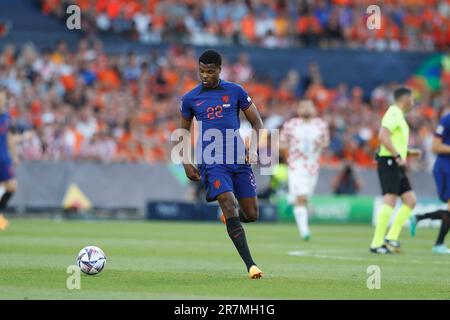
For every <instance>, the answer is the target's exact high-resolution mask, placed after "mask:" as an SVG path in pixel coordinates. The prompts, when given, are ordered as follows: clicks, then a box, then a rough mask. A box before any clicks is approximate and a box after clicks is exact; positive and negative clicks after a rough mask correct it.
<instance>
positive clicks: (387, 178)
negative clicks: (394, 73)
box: [370, 87, 421, 254]
mask: <svg viewBox="0 0 450 320" xmlns="http://www.w3.org/2000/svg"><path fill="white" fill-rule="evenodd" d="M394 100H395V104H393V105H391V106H390V107H389V108H388V110H387V111H386V113H385V114H384V116H383V119H382V120H381V128H380V132H379V138H380V142H381V146H380V151H379V152H378V155H377V163H378V177H379V178H380V184H381V190H382V193H383V205H382V206H381V208H380V211H379V212H378V218H377V222H376V227H375V233H374V236H373V239H372V243H371V245H370V252H372V253H377V254H387V253H392V252H397V253H400V252H402V251H401V248H400V243H399V241H398V238H399V237H400V232H401V230H402V227H403V224H404V223H405V222H406V220H408V218H409V217H410V216H411V213H412V210H413V209H414V207H415V206H416V195H415V194H414V191H413V190H412V188H411V184H410V183H409V179H408V176H407V175H406V158H407V156H420V154H421V152H420V150H415V149H408V141H409V126H408V123H407V122H406V118H405V114H406V113H407V112H409V111H410V110H411V109H412V108H413V107H414V97H413V94H412V91H411V89H409V88H405V87H401V88H397V89H396V90H395V91H394ZM397 197H400V198H401V200H402V203H403V204H402V206H401V208H400V209H399V210H398V212H397V215H396V217H395V220H394V222H393V224H392V226H391V228H390V229H389V232H388V234H387V235H386V230H387V228H388V225H389V220H390V218H391V215H392V213H393V212H394V208H395V204H396V203H397Z"/></svg>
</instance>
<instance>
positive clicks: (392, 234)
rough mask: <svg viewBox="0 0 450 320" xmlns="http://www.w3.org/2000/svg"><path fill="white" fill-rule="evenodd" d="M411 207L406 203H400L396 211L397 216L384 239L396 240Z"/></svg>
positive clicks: (409, 213)
mask: <svg viewBox="0 0 450 320" xmlns="http://www.w3.org/2000/svg"><path fill="white" fill-rule="evenodd" d="M411 213H412V209H411V208H410V207H408V206H407V205H402V206H401V207H400V209H399V210H398V212H397V216H396V217H395V220H394V223H393V224H392V226H391V229H390V230H389V232H388V234H387V236H386V239H388V240H395V241H398V237H399V236H400V232H401V231H402V227H403V225H404V224H405V222H406V220H408V218H409V217H410V216H411Z"/></svg>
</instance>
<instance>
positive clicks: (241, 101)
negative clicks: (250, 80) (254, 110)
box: [238, 86, 253, 111]
mask: <svg viewBox="0 0 450 320" xmlns="http://www.w3.org/2000/svg"><path fill="white" fill-rule="evenodd" d="M252 103H253V102H252V99H251V98H250V96H249V95H248V93H247V91H245V90H244V88H242V87H241V86H238V107H239V108H240V109H241V110H243V111H244V110H246V109H247V108H248V107H250V106H251V105H252Z"/></svg>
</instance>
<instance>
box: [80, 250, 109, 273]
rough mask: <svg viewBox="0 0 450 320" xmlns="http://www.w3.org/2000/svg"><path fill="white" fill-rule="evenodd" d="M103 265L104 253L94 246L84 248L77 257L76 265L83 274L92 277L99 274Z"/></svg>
mask: <svg viewBox="0 0 450 320" xmlns="http://www.w3.org/2000/svg"><path fill="white" fill-rule="evenodd" d="M105 264H106V256H105V253H104V252H103V250H102V249H100V248H99V247H96V246H87V247H84V248H83V249H81V251H80V253H79V254H78V257H77V265H78V267H80V269H81V271H83V273H85V274H89V275H93V274H97V273H100V272H101V271H102V270H103V268H105Z"/></svg>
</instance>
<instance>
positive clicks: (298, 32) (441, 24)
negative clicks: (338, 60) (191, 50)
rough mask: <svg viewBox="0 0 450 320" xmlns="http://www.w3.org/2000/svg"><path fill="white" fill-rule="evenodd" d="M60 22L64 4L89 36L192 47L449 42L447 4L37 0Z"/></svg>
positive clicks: (439, 45)
mask: <svg viewBox="0 0 450 320" xmlns="http://www.w3.org/2000/svg"><path fill="white" fill-rule="evenodd" d="M41 2H42V6H41V10H42V12H43V13H45V14H51V15H54V16H57V17H59V18H61V19H64V18H65V14H66V12H65V8H66V6H67V4H77V5H79V6H80V8H81V10H82V12H83V20H82V24H83V25H82V28H83V30H85V31H86V32H87V33H88V34H90V35H96V34H101V33H109V32H116V33H120V34H123V35H124V36H126V37H129V38H131V39H135V40H140V41H143V42H151V43H159V42H161V41H162V40H164V41H168V40H169V41H177V42H184V43H189V44H195V45H218V44H221V45H223V44H236V45H248V44H250V45H261V46H264V47H278V48H279V47H290V46H316V47H317V46H318V47H322V48H326V47H347V48H369V49H375V50H393V51H396V50H416V51H417V50H424V51H432V50H442V49H444V48H445V47H446V46H447V45H449V44H450V1H448V0H383V1H372V0H165V1H160V0H97V1H92V0H72V1H70V0H41ZM374 4H375V5H376V4H378V5H380V7H382V8H383V15H382V16H381V25H382V28H381V29H380V30H377V32H369V30H368V29H367V28H366V21H367V18H368V14H367V11H366V9H367V7H368V6H369V5H374Z"/></svg>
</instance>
